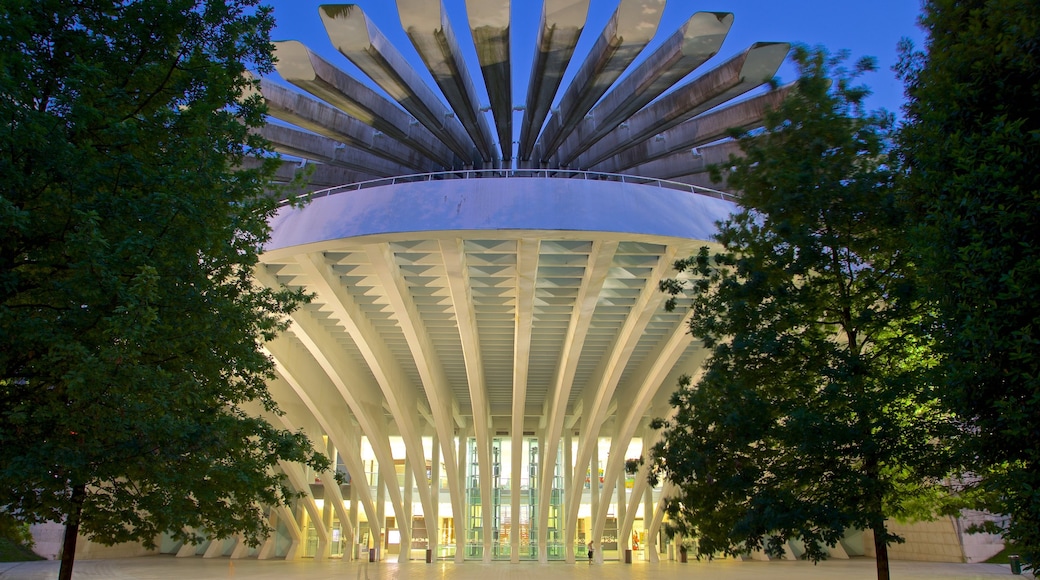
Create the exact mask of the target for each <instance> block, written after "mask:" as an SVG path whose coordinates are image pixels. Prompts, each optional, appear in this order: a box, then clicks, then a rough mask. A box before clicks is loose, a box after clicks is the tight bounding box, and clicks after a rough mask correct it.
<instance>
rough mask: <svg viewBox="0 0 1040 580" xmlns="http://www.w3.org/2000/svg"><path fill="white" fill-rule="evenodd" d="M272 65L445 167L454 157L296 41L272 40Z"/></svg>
mask: <svg viewBox="0 0 1040 580" xmlns="http://www.w3.org/2000/svg"><path fill="white" fill-rule="evenodd" d="M274 50H275V56H276V57H277V58H278V61H277V62H276V63H275V68H276V69H277V70H278V74H280V75H282V78H283V79H285V80H286V81H287V82H289V83H292V84H293V85H296V86H297V87H300V88H301V89H303V90H305V91H307V92H308V93H310V94H312V95H314V96H316V97H318V98H319V99H322V100H323V101H325V102H327V103H329V104H330V105H332V106H333V107H336V108H337V109H339V110H341V111H343V112H344V113H346V114H348V115H350V116H351V117H353V118H355V119H357V120H359V121H361V122H362V123H364V124H366V125H369V126H370V127H372V128H374V129H376V130H377V131H382V132H383V133H384V134H386V135H388V136H390V137H392V138H394V139H396V140H397V141H400V142H401V143H402V144H403V145H405V146H407V147H411V148H412V149H415V150H416V151H418V152H419V153H422V154H423V155H425V156H426V157H429V158H430V159H432V160H433V161H435V162H437V163H438V164H440V165H441V167H442V168H444V169H447V168H450V167H452V165H453V164H454V160H455V156H454V154H453V153H452V151H451V149H449V148H448V146H447V145H445V144H444V143H443V142H442V141H441V140H440V139H438V138H437V137H436V136H434V134H433V133H431V132H430V130H429V129H427V128H426V127H424V126H422V125H421V124H419V122H418V121H416V120H415V119H414V118H413V117H412V116H411V115H409V114H408V113H406V112H404V111H403V110H401V109H400V108H399V107H398V106H397V105H395V104H394V103H392V102H390V101H389V100H388V99H386V98H384V97H383V96H381V95H380V94H379V93H377V92H375V91H373V90H372V89H370V88H368V87H367V86H366V85H365V84H364V83H361V82H360V81H358V80H356V79H354V78H353V77H351V76H350V75H348V74H347V73H345V72H343V71H341V70H339V69H338V68H336V67H335V66H333V65H332V64H330V63H329V62H328V61H326V60H325V59H323V58H321V57H320V56H318V55H317V54H315V53H314V52H312V51H311V50H310V49H308V48H307V47H306V46H304V45H303V44H302V43H300V42H296V41H295V40H293V41H287V42H276V43H274Z"/></svg>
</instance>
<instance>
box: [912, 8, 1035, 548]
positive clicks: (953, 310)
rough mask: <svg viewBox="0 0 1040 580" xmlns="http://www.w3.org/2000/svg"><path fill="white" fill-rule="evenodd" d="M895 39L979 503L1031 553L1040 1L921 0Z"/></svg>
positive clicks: (919, 197) (920, 244) (923, 216)
mask: <svg viewBox="0 0 1040 580" xmlns="http://www.w3.org/2000/svg"><path fill="white" fill-rule="evenodd" d="M922 24H923V26H924V29H925V31H926V32H927V41H926V42H927V44H926V46H925V48H926V51H925V52H924V53H914V52H913V48H912V47H911V46H909V45H907V46H905V47H904V51H905V52H904V59H903V62H902V73H903V75H904V79H905V81H906V91H907V97H908V104H907V106H906V114H907V122H906V125H905V127H904V128H903V129H902V130H901V135H900V151H901V153H902V155H903V157H904V163H905V165H906V168H907V179H906V182H905V188H906V190H907V207H908V209H909V210H910V211H911V212H912V213H913V215H914V220H915V222H917V223H918V224H919V227H917V228H916V229H915V230H914V231H913V233H914V234H915V235H914V236H912V237H911V238H909V240H910V241H912V242H913V248H914V249H915V253H916V254H917V257H916V260H917V261H918V263H919V268H918V270H919V273H920V275H921V276H922V278H923V279H924V281H925V284H924V287H925V288H926V289H928V290H929V296H928V298H929V299H930V300H931V301H932V302H933V303H934V304H935V305H936V311H937V317H936V320H935V325H936V332H935V335H936V336H937V337H939V338H940V339H941V340H940V342H939V345H938V348H939V352H940V353H941V354H942V355H943V357H944V358H943V364H942V367H941V368H942V370H943V371H944V381H945V384H944V388H943V393H945V395H946V400H947V402H948V404H949V405H950V407H951V408H952V409H954V410H956V412H957V413H959V414H960V415H961V416H962V417H963V420H964V426H965V429H966V432H967V433H968V434H969V435H970V437H969V438H968V440H967V442H968V445H966V446H964V447H963V449H962V451H963V454H962V456H961V458H960V459H961V465H962V466H963V470H964V472H965V474H966V476H967V477H966V482H968V483H973V484H975V486H976V491H978V492H980V493H979V494H978V495H977V498H979V499H981V500H982V501H981V502H980V503H979V504H978V507H980V508H982V509H987V510H989V511H991V512H993V513H996V514H1006V515H1009V516H1010V524H1009V525H1008V526H1007V527H1006V529H1005V530H1004V532H1005V538H1006V539H1008V540H1010V541H1012V542H1014V543H1015V544H1017V547H1018V549H1019V550H1020V551H1022V552H1023V553H1024V555H1026V556H1027V558H1026V560H1027V562H1030V561H1031V562H1032V563H1034V564H1035V563H1036V562H1037V561H1038V560H1040V338H1038V336H1037V330H1038V328H1040V172H1038V170H1037V168H1038V167H1040V4H1038V3H1037V2H1035V1H1032V0H968V1H957V2H955V1H953V0H929V1H928V2H925V4H924V14H923V16H922Z"/></svg>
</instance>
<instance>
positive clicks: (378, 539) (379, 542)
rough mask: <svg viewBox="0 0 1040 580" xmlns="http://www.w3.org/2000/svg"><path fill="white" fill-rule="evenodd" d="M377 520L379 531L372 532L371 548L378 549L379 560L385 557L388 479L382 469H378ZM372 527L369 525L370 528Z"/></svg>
mask: <svg viewBox="0 0 1040 580" xmlns="http://www.w3.org/2000/svg"><path fill="white" fill-rule="evenodd" d="M376 522H378V524H379V527H378V532H376V533H373V534H370V536H371V537H372V547H370V548H369V549H370V550H372V549H374V550H375V551H376V556H375V561H376V562H379V561H380V560H382V559H383V535H384V534H385V533H386V532H384V531H383V530H385V529H386V481H385V480H384V479H383V470H382V469H380V470H378V471H376ZM371 527H372V526H371V525H369V529H371ZM369 558H370V559H371V556H370V557H369Z"/></svg>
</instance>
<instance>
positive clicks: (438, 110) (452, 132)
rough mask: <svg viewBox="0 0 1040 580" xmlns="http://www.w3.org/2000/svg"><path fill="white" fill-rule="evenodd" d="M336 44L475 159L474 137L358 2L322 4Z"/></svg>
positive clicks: (424, 121)
mask: <svg viewBox="0 0 1040 580" xmlns="http://www.w3.org/2000/svg"><path fill="white" fill-rule="evenodd" d="M318 13H319V14H320V15H321V20H322V22H324V24H325V31H326V32H327V33H328V35H329V40H330V41H331V42H332V44H333V46H335V47H336V49H337V50H338V51H339V52H340V54H342V55H343V56H345V57H347V60H349V61H350V62H352V63H354V65H355V66H357V67H358V68H359V69H361V70H362V71H364V73H365V74H366V75H368V76H369V77H370V78H371V79H372V81H373V82H375V83H376V84H377V85H379V87H380V88H382V89H383V90H384V91H386V92H387V94H389V95H390V97H391V98H393V99H394V100H396V101H397V102H398V103H400V104H401V106H402V107H404V109H405V110H406V111H408V112H409V113H411V114H412V116H413V117H415V118H416V119H417V120H418V121H419V122H420V123H422V124H423V125H425V126H426V128H427V129H429V130H430V131H431V132H432V133H433V134H434V135H437V137H438V138H439V139H440V140H442V141H444V142H445V143H446V144H447V145H448V147H451V150H452V151H454V152H455V154H456V155H458V156H459V157H460V158H462V159H465V160H467V161H474V162H475V161H477V159H476V158H475V157H476V156H475V153H476V151H475V147H474V144H473V141H472V139H470V137H469V135H468V134H467V133H466V130H465V129H464V128H463V127H462V123H460V122H459V120H458V119H456V118H455V113H453V112H452V111H450V110H449V109H448V108H447V107H446V106H444V103H442V102H441V100H440V99H439V98H438V97H437V95H436V94H434V92H433V90H432V89H430V87H428V86H427V85H426V83H424V82H423V81H422V79H421V78H420V77H419V74H418V73H417V72H416V71H415V69H413V68H412V67H411V65H409V64H408V61H407V60H406V59H405V58H404V56H403V55H401V53H400V52H399V51H398V50H397V48H395V47H394V45H393V43H391V42H390V41H389V40H388V39H387V38H386V36H384V35H383V33H382V32H380V31H379V29H378V28H376V26H375V24H373V23H372V22H371V21H369V19H368V17H367V16H365V13H364V12H363V11H362V10H361V7H359V6H357V5H356V4H325V5H322V6H319V7H318Z"/></svg>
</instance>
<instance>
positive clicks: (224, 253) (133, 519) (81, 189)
mask: <svg viewBox="0 0 1040 580" xmlns="http://www.w3.org/2000/svg"><path fill="white" fill-rule="evenodd" d="M256 3H257V0H231V1H226V2H225V1H216V0H162V1H159V0H141V1H135V2H126V1H119V0H84V1H82V2H66V1H63V0H10V1H5V2H4V3H3V8H2V9H0V122H2V124H3V125H4V131H2V132H0V175H2V176H3V179H0V509H2V510H4V511H7V512H8V513H10V514H15V515H16V516H17V517H19V518H21V519H23V520H26V521H31V522H37V521H43V520H53V521H58V522H65V523H67V524H68V527H70V528H71V529H72V530H73V535H72V536H71V539H72V541H73V542H74V539H75V533H74V532H75V528H76V525H77V524H79V525H80V526H81V531H82V532H83V533H85V534H86V535H87V536H89V537H91V538H92V539H94V540H97V541H100V542H103V543H115V542H121V541H129V540H138V541H143V542H144V543H146V544H150V543H152V542H154V541H155V540H156V539H157V536H158V535H159V534H160V533H162V532H169V533H171V534H173V535H174V536H176V537H179V538H182V539H189V540H190V539H192V538H193V537H194V534H195V533H196V532H195V530H205V532H206V533H207V534H208V535H209V536H210V537H227V536H229V535H232V534H233V533H237V532H245V534H246V536H247V537H248V538H249V539H250V540H251V541H252V542H254V543H255V542H257V541H259V539H261V538H262V537H264V536H265V534H266V532H267V523H266V521H267V520H266V518H265V517H264V512H263V509H264V506H269V505H272V504H273V503H275V502H280V501H286V500H287V499H288V498H289V497H290V494H291V492H290V490H289V489H288V488H287V487H286V485H285V484H284V481H283V478H282V477H280V476H279V475H278V474H277V470H276V469H273V468H274V467H276V466H277V464H278V461H279V460H287V461H306V462H309V463H310V464H311V465H312V466H314V467H317V468H323V467H324V466H326V465H327V460H326V459H325V458H324V456H321V455H317V454H315V453H314V452H313V451H312V450H311V446H310V444H309V442H308V441H307V439H306V438H305V437H304V436H303V435H302V434H298V433H291V432H287V431H284V430H280V429H276V428H274V427H273V426H272V425H270V424H269V423H267V422H266V421H264V420H262V419H259V418H256V417H253V416H250V415H248V414H247V413H245V412H244V411H243V410H242V406H243V405H244V404H246V403H249V402H259V403H260V404H261V405H262V406H263V407H265V408H267V409H268V410H274V409H275V404H274V402H273V400H272V399H271V397H270V395H269V394H268V391H267V387H266V381H267V379H268V378H269V377H270V376H271V375H272V372H273V370H272V362H271V361H270V360H269V358H268V357H267V356H266V355H265V354H264V352H263V351H262V344H263V342H264V341H265V340H268V339H270V338H272V337H273V335H274V334H275V333H276V332H277V331H278V330H279V329H280V328H281V325H282V324H283V319H284V317H285V314H287V313H288V312H290V311H291V310H292V309H294V308H295V307H296V306H297V305H298V304H299V303H300V302H301V301H302V300H303V298H304V297H303V296H301V295H299V294H298V293H293V292H289V291H284V290H283V291H278V290H269V289H264V288H261V287H259V286H258V285H257V284H255V283H254V281H253V279H252V271H253V268H254V266H255V265H256V264H257V256H258V252H259V251H260V250H261V248H262V244H263V243H264V241H265V240H266V239H267V236H268V235H269V229H268V225H267V220H268V218H269V217H270V216H271V215H272V212H273V211H274V210H275V209H276V205H275V201H274V200H272V199H270V198H268V197H266V196H264V195H263V193H264V187H265V185H266V183H267V176H268V175H269V174H270V171H272V169H273V168H272V167H271V165H270V164H269V163H266V164H265V163H261V164H259V168H258V169H254V170H236V168H237V167H238V166H239V165H240V164H241V162H242V160H243V159H244V158H245V157H247V156H256V157H263V156H265V154H266V144H265V142H263V141H262V140H261V139H259V138H257V137H256V136H254V135H252V134H251V131H250V130H251V128H255V127H258V126H260V125H261V124H262V123H263V118H264V117H263V114H264V109H263V104H262V100H261V99H260V98H259V97H258V96H254V97H252V98H248V99H245V98H243V95H245V94H249V92H248V91H247V89H248V88H249V87H250V82H251V81H249V80H248V77H247V75H245V74H244V73H245V72H246V70H247V67H249V68H253V69H255V70H257V71H259V72H265V71H268V70H270V69H271V45H270V43H269V40H268V33H269V30H270V28H271V25H272V20H271V15H270V12H269V10H268V9H266V8H258V7H256ZM66 537H67V539H68V538H69V536H68V534H67V535H66ZM73 545H74V544H73ZM66 548H67V549H66V552H68V551H69V549H68V548H69V546H68V544H66ZM66 556H67V557H68V556H70V554H66ZM70 571H71V569H70Z"/></svg>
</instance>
